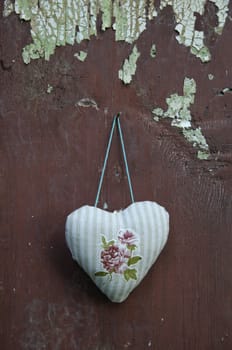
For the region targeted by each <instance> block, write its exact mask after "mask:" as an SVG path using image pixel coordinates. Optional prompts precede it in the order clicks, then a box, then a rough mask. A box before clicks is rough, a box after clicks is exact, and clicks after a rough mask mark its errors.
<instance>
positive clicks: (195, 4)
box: [160, 0, 229, 62]
mask: <svg viewBox="0 0 232 350" xmlns="http://www.w3.org/2000/svg"><path fill="white" fill-rule="evenodd" d="M206 1H207V0H161V3H160V9H163V8H164V7H166V6H168V5H171V6H172V8H173V11H174V14H175V18H176V22H177V25H176V27H175V30H176V31H177V32H178V35H177V37H176V39H177V41H178V42H179V43H180V44H183V45H185V46H187V47H190V51H191V53H192V54H194V55H195V56H196V57H198V58H200V60H201V61H202V62H208V61H210V59H211V54H210V52H209V49H208V48H207V47H206V46H205V44H204V32H203V31H198V30H196V29H195V23H196V16H195V13H198V14H200V15H204V12H205V4H206ZM211 2H213V3H214V4H215V5H216V6H217V8H218V11H217V17H218V22H219V24H218V26H217V27H216V28H215V32H216V33H217V34H221V33H222V30H223V28H224V25H225V21H226V18H227V16H228V10H229V9H228V4H229V0H212V1H211Z"/></svg>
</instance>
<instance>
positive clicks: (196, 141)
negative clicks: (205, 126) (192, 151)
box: [152, 77, 209, 159]
mask: <svg viewBox="0 0 232 350" xmlns="http://www.w3.org/2000/svg"><path fill="white" fill-rule="evenodd" d="M195 93H196V82H195V80H194V79H190V78H187V77H186V78H185V79H184V87H183V96H179V95H178V94H176V93H175V94H172V95H171V96H170V97H167V98H166V103H167V105H168V108H167V110H166V111H164V110H163V109H162V108H160V107H157V108H155V109H153V111H152V113H153V114H154V118H153V119H154V120H155V121H159V120H160V119H163V118H170V119H172V122H171V125H172V126H175V127H179V128H181V129H182V133H183V135H184V137H185V138H186V140H187V141H188V142H190V143H192V145H193V147H196V148H197V149H198V154H197V156H198V158H199V159H207V158H208V157H209V146H208V144H207V142H206V139H205V137H204V135H203V134H202V131H201V128H197V129H194V128H193V127H192V116H191V112H190V106H191V104H193V103H194V99H195Z"/></svg>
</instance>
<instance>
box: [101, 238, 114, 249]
mask: <svg viewBox="0 0 232 350" xmlns="http://www.w3.org/2000/svg"><path fill="white" fill-rule="evenodd" d="M113 244H114V241H109V242H107V240H106V239H105V237H104V236H102V247H103V248H104V249H107V248H109V247H110V246H111V245H113Z"/></svg>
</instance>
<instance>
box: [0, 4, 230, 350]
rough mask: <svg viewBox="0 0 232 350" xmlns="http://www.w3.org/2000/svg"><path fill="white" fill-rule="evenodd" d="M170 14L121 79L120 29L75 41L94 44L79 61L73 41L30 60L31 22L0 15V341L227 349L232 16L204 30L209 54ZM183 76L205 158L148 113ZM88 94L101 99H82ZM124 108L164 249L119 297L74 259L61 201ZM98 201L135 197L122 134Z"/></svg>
mask: <svg viewBox="0 0 232 350" xmlns="http://www.w3.org/2000/svg"><path fill="white" fill-rule="evenodd" d="M231 10H232V8H231V6H230V15H232V11H231ZM208 16H209V17H210V13H209V14H208ZM198 22H199V23H198V25H199V26H203V25H204V23H203V22H201V18H199V21H198ZM174 25H175V23H174V19H173V15H172V12H171V11H169V10H168V9H167V10H165V11H163V12H162V14H161V15H160V16H159V20H156V21H154V22H153V21H152V22H150V23H148V30H147V31H146V32H144V34H142V35H141V37H140V39H139V40H138V43H137V45H138V48H139V50H140V51H141V53H142V55H141V57H140V61H139V66H138V70H137V73H136V76H135V78H134V80H133V83H132V84H131V85H130V86H123V84H122V83H121V81H120V80H119V79H118V77H117V71H118V69H119V68H120V65H121V62H122V61H123V59H124V58H125V57H126V56H127V55H128V54H129V52H130V50H131V47H130V45H128V44H126V43H116V42H115V41H114V33H113V31H111V30H107V31H106V32H105V33H101V34H99V36H98V37H97V38H92V40H91V41H90V42H83V43H82V44H81V45H80V46H79V47H81V48H88V59H87V60H86V61H85V63H84V64H83V63H81V62H79V61H77V60H76V59H75V58H74V57H73V54H74V52H76V50H77V48H76V47H75V46H74V47H72V46H67V47H65V48H59V49H57V50H56V54H55V55H54V56H52V57H51V59H50V61H49V62H45V61H43V60H38V61H33V62H32V63H31V64H29V65H28V66H26V65H24V64H23V62H22V59H21V49H22V47H23V46H24V45H25V44H26V43H29V42H30V34H29V25H28V24H27V23H21V22H20V20H19V19H18V17H17V16H15V15H12V16H10V17H9V18H7V19H3V18H1V24H0V26H1V28H0V33H1V52H0V62H1V66H0V69H1V75H0V79H1V100H0V135H1V136H0V137H1V170H0V172H1V173H0V189H1V239H0V248H1V255H0V256H1V279H0V281H1V282H0V294H1V311H0V312H1V314H0V318H1V327H0V332H1V333H0V334H1V341H0V344H1V345H0V347H1V349H3V350H12V349H19V350H20V349H22V350H32V349H36V350H40V349H51V350H58V349H62V350H74V349H86V350H94V349H99V350H118V349H124V348H125V349H126V348H128V349H130V348H131V349H134V350H137V349H138V350H141V349H154V350H184V349H186V350H218V349H227V350H229V349H232V254H231V251H232V232H231V231H232V230H231V226H232V215H231V209H232V203H231V194H232V191H231V175H232V166H231V160H232V148H231V144H232V141H231V130H232V128H231V126H232V101H231V100H232V98H231V94H229V93H228V94H224V95H223V96H220V94H219V92H220V90H222V89H223V88H225V87H231V84H232V70H231V62H232V47H231V33H232V22H231V21H230V20H228V21H227V23H226V25H225V28H224V32H223V35H222V36H217V37H214V36H212V35H211V36H210V35H209V36H208V45H209V46H210V50H211V52H212V60H211V62H210V63H208V64H202V63H200V61H199V60H198V59H197V58H195V57H194V56H193V55H191V54H190V53H189V49H187V48H185V47H184V46H180V45H179V44H178V43H177V41H176V39H175V33H174V30H173V29H174ZM153 42H155V43H156V44H157V47H158V48H159V50H158V53H157V57H156V59H155V60H152V58H150V57H149V50H150V47H151V44H152V43H153ZM12 60H15V62H13V61H12ZM209 73H213V74H214V75H215V79H214V80H213V81H210V80H209V79H208V74H209ZM185 76H188V77H193V78H194V79H195V80H196V82H197V93H196V100H195V103H194V105H193V106H192V108H191V110H192V114H193V118H194V125H196V126H201V127H202V130H203V132H204V134H205V135H206V138H207V140H208V143H209V146H210V150H211V153H212V157H211V159H210V160H209V161H200V160H198V159H197V158H196V155H195V150H194V149H193V148H192V146H191V145H190V144H188V143H187V142H186V140H185V139H184V138H183V136H182V135H181V134H180V132H179V130H178V129H175V128H173V127H171V126H170V122H169V121H164V122H160V123H155V122H154V121H153V120H152V115H151V112H150V111H151V109H152V108H153V107H154V105H159V106H163V107H164V108H165V98H166V97H167V96H168V95H170V94H171V93H173V92H178V93H179V94H182V87H183V79H184V77H185ZM48 84H50V85H52V86H53V87H54V90H53V91H52V93H51V94H47V93H46V89H47V86H48ZM83 97H89V98H92V99H94V100H95V101H96V102H97V104H98V107H99V110H96V109H94V108H83V107H76V106H75V103H76V102H77V101H78V100H80V99H81V98H83ZM118 111H121V112H122V113H123V114H122V118H121V123H122V126H123V128H124V134H125V139H126V147H127V152H128V158H129V164H130V168H131V175H132V179H133V184H134V190H135V194H136V200H137V201H139V200H146V199H148V200H155V201H157V202H159V203H161V204H162V205H163V206H165V207H166V208H167V209H168V211H169V213H170V217H171V227H170V236H169V240H168V244H167V246H166V247H165V249H164V251H163V253H162V254H161V256H160V258H159V260H158V261H157V263H156V265H155V266H154V267H153V268H152V270H151V271H150V273H149V275H148V276H147V277H146V278H145V280H144V281H143V283H142V284H141V285H140V286H139V287H138V288H137V289H136V290H135V291H134V292H133V293H132V294H131V296H130V297H129V298H128V300H127V301H126V302H124V303H122V304H119V305H118V304H112V303H111V302H109V301H108V300H107V299H106V298H105V297H104V296H103V295H102V294H101V293H100V292H99V291H98V289H97V288H96V287H95V286H94V285H93V283H92V282H91V281H90V280H89V278H88V277H87V276H86V275H85V273H84V272H83V271H82V270H81V269H80V268H79V267H78V266H77V264H76V263H75V262H73V261H72V258H71V255H70V253H69V251H68V249H67V247H66V245H65V240H64V224H65V218H66V216H67V214H68V213H70V212H71V211H72V210H74V209H75V208H78V207H80V206H81V205H83V204H86V203H87V204H90V205H91V204H93V202H94V199H95V194H96V190H97V183H98V179H99V175H100V170H101V165H102V161H103V157H104V151H105V146H106V142H107V137H108V131H109V128H110V125H111V121H112V117H113V114H114V113H115V112H118ZM105 201H106V202H107V203H108V205H109V209H110V210H113V209H118V208H121V207H125V206H126V205H127V204H128V203H129V201H130V197H129V192H128V188H127V182H126V178H125V172H124V170H123V160H122V156H121V154H120V147H119V140H118V138H116V137H114V141H113V149H112V153H111V156H110V161H109V165H108V169H107V175H106V178H105V181H104V188H103V192H102V196H101V203H100V204H101V205H102V204H103V203H104V202H105Z"/></svg>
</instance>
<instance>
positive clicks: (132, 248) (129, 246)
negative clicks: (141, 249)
mask: <svg viewBox="0 0 232 350" xmlns="http://www.w3.org/2000/svg"><path fill="white" fill-rule="evenodd" d="M127 248H128V249H129V250H131V251H132V250H135V249H136V248H137V245H135V244H132V245H129V244H127Z"/></svg>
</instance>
